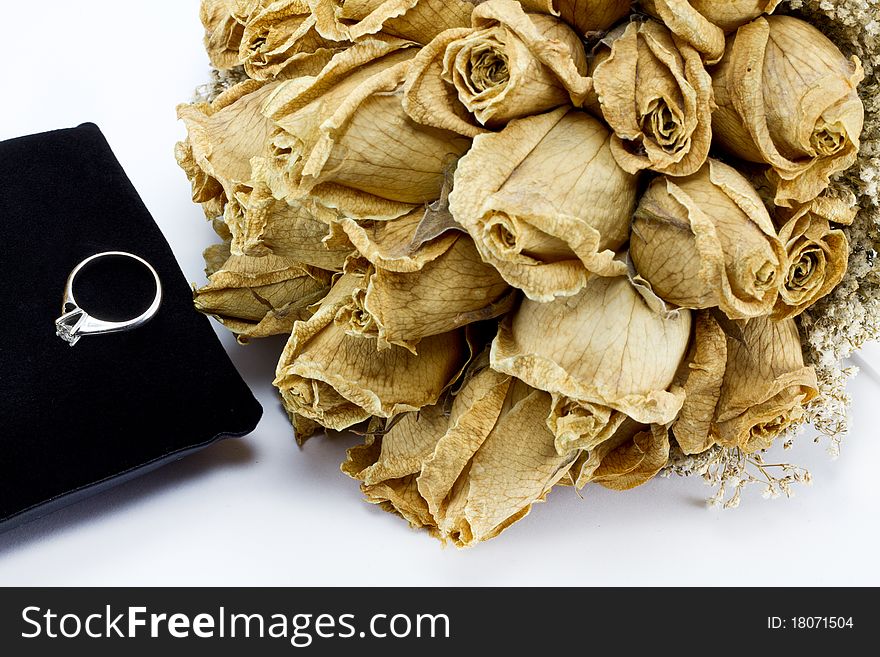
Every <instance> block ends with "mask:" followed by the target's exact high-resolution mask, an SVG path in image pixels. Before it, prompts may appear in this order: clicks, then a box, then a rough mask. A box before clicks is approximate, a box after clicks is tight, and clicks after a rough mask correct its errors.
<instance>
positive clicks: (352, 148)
mask: <svg viewBox="0 0 880 657" xmlns="http://www.w3.org/2000/svg"><path fill="white" fill-rule="evenodd" d="M409 45H411V44H407V43H406V42H401V41H397V42H388V41H375V40H365V41H362V42H360V43H357V44H355V45H354V46H352V47H351V48H349V49H348V50H346V51H344V52H342V53H339V54H338V55H336V56H335V57H334V58H333V59H332V60H331V62H330V63H329V64H328V65H327V67H325V68H324V70H323V71H322V72H321V73H320V75H318V76H317V77H314V78H309V77H307V78H301V79H298V80H291V81H288V82H283V83H281V85H280V86H279V87H278V89H277V90H276V92H275V93H274V94H273V96H272V98H270V99H269V102H268V103H267V106H266V114H267V115H268V116H269V117H270V118H272V119H273V121H274V122H275V125H276V126H277V128H278V130H277V131H276V134H275V136H274V137H273V140H272V151H271V158H270V159H269V160H268V171H266V172H265V175H263V176H262V178H263V179H264V180H266V182H267V183H268V184H269V186H270V188H271V189H272V191H273V193H274V194H275V196H276V197H277V198H286V199H287V200H288V201H296V200H302V199H304V198H306V197H311V198H312V199H314V200H316V201H317V202H319V203H321V204H322V205H324V206H326V207H329V208H333V209H336V210H338V211H339V212H340V214H342V215H345V216H348V217H352V218H356V219H394V218H398V217H401V216H403V215H405V214H408V213H409V212H411V211H412V210H413V209H414V207H415V206H418V205H422V204H424V203H427V202H431V201H434V200H436V199H438V198H439V197H440V195H441V192H442V189H443V184H444V181H445V180H446V175H447V173H448V171H449V170H450V169H451V168H452V167H453V166H454V164H455V161H456V160H457V158H458V157H459V156H461V154H462V153H464V152H465V151H466V150H467V149H468V148H469V147H470V144H471V142H470V140H469V139H466V138H464V137H460V136H458V135H456V134H454V133H452V132H448V131H445V130H438V129H436V128H431V127H428V126H422V125H419V124H417V123H415V122H414V121H413V120H412V119H410V118H409V116H407V115H406V113H405V112H404V111H403V107H402V105H401V96H402V87H403V81H404V77H405V75H406V71H407V61H408V60H409V59H410V58H412V56H414V55H415V50H414V49H413V48H411V47H409Z"/></svg>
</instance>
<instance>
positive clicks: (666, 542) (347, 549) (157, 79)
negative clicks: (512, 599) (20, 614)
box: [0, 0, 880, 586]
mask: <svg viewBox="0 0 880 657" xmlns="http://www.w3.org/2000/svg"><path fill="white" fill-rule="evenodd" d="M197 6H198V2H197V0H187V1H186V2H180V0H156V1H154V2H136V3H132V2H118V1H111V0H102V1H96V0H87V1H86V2H69V1H67V0H51V1H49V0H44V1H43V2H39V3H33V2H25V3H6V5H5V6H4V15H3V23H4V25H5V26H6V28H7V29H5V30H4V34H3V39H2V41H0V54H2V61H4V62H6V67H5V71H4V78H5V79H4V82H3V90H2V95H0V98H2V102H0V139H4V138H9V137H14V136H19V135H23V134H28V133H33V132H41V131H44V130H48V129H52V128H61V127H70V126H74V125H77V124H78V123H81V122H84V121H94V122H96V123H97V124H98V125H99V126H100V127H101V128H102V130H103V131H104V133H105V135H106V136H107V138H108V140H109V141H110V144H111V146H112V147H113V149H114V150H115V152H116V154H117V156H118V157H119V159H120V160H121V162H122V163H123V165H124V166H125V168H126V170H127V172H128V174H129V176H130V177H131V179H132V180H133V182H134V184H135V186H136V187H137V188H138V190H139V191H140V193H141V195H142V196H143V198H144V201H145V202H146V204H147V206H148V207H149V208H150V210H151V211H152V212H153V215H154V216H155V218H156V220H157V221H158V222H159V225H160V226H161V227H162V229H163V230H164V231H165V234H166V236H167V237H168V239H169V241H170V242H171V245H172V247H173V248H174V250H175V252H176V254H177V257H178V258H179V260H180V262H181V264H182V266H183V269H184V271H185V272H186V273H187V275H188V276H189V277H190V278H191V279H192V280H193V281H202V280H203V274H202V262H201V257H200V254H201V251H202V249H203V247H204V246H206V245H207V244H208V243H209V242H210V241H212V240H213V239H214V238H213V233H212V231H211V230H210V228H209V226H208V225H206V224H205V223H204V220H203V217H202V215H201V211H200V210H199V209H198V208H196V207H195V206H193V205H192V204H191V203H190V201H189V186H188V184H187V182H186V179H185V177H184V175H183V173H182V172H181V171H179V170H178V168H177V166H176V163H175V161H174V157H173V146H174V143H175V141H177V140H178V139H180V138H181V137H182V135H183V128H182V126H180V125H179V124H178V123H177V122H176V120H175V114H174V107H175V105H176V103H178V102H180V101H185V100H187V99H188V98H190V96H191V92H192V90H193V88H194V87H195V86H196V85H198V84H200V83H202V82H204V81H205V80H206V78H207V76H208V64H207V58H206V56H205V55H204V53H203V52H202V50H201V45H200V40H201V30H200V25H199V23H198V18H197ZM0 184H2V183H0ZM45 302H46V300H45V299H43V300H40V299H35V300H34V303H45ZM223 339H224V343H225V344H226V345H227V346H228V347H229V349H230V352H231V354H232V356H233V358H234V360H235V362H236V364H237V365H238V367H239V368H240V370H241V371H242V373H243V375H244V376H245V377H246V378H247V380H248V382H249V383H250V385H251V386H252V388H253V389H254V390H255V391H256V393H257V394H258V395H259V398H260V401H261V402H262V403H263V405H264V407H265V418H264V420H263V422H262V424H261V425H260V427H259V428H258V430H257V431H256V433H254V434H253V435H252V436H250V437H249V438H247V439H244V440H241V441H229V442H226V443H224V444H220V445H217V446H215V447H214V448H212V449H209V450H208V451H207V452H205V453H203V454H201V455H198V456H195V457H193V458H190V459H188V460H186V461H184V462H180V463H178V464H175V465H172V466H169V467H167V468H165V469H164V470H162V471H160V472H156V473H154V474H151V475H148V476H146V477H144V478H142V479H140V480H138V481H135V482H133V483H130V484H127V485H125V486H122V487H121V488H119V489H116V490H114V491H111V492H109V493H106V494H103V495H101V496H99V497H97V498H93V499H91V500H88V501H85V502H82V503H80V504H78V505H76V506H74V507H71V508H69V509H66V510H63V511H61V512H58V513H56V514H54V515H52V516H51V517H48V518H46V519H43V520H41V521H38V522H35V523H32V524H30V525H28V526H26V527H23V528H20V529H18V530H15V531H13V532H11V533H8V534H5V535H0V584H3V585H16V584H17V585H68V584H80V585H126V586H128V585H175V584H176V585H189V584H202V585H344V584H355V585H379V584H402V585H426V584H440V585H506V584H523V585H541V584H545V585H556V584H582V585H598V584H605V585H621V584H649V585H650V584H712V585H720V584H764V585H774V584H793V585H806V584H873V585H877V584H880V562H878V559H877V554H878V553H880V549H878V548H880V545H878V542H880V540H878V539H880V533H878V510H877V509H878V505H880V486H878V483H877V478H876V472H877V466H878V463H880V441H878V440H877V435H876V433H877V431H876V427H877V422H878V420H880V407H878V404H877V400H878V396H877V395H878V391H880V384H878V381H880V379H876V378H874V379H872V378H870V377H868V376H862V377H861V378H859V379H858V381H857V383H855V384H854V385H853V386H852V394H853V397H854V399H855V432H854V435H853V436H852V437H851V439H850V440H849V442H848V443H847V444H846V445H845V448H844V452H843V456H842V458H841V459H840V460H838V461H836V462H831V461H829V459H828V458H827V457H826V455H825V453H824V450H823V449H822V448H821V447H818V446H815V445H813V444H812V442H811V441H810V440H809V439H807V438H805V439H803V440H802V441H801V442H800V443H799V444H798V445H797V447H796V448H795V449H794V450H793V451H792V452H790V453H787V454H786V455H785V457H786V458H787V459H789V460H794V461H796V462H798V463H799V464H802V465H805V466H808V467H809V468H810V469H811V470H812V472H813V475H814V478H815V484H814V485H813V487H812V488H806V489H799V490H798V495H797V497H796V498H795V499H793V500H790V501H786V500H776V501H765V500H763V499H761V497H760V494H758V493H757V492H753V493H751V494H749V495H748V496H747V499H746V500H745V503H744V504H743V507H742V508H741V509H739V510H737V511H728V512H718V511H711V510H707V509H706V507H705V505H704V504H703V500H704V499H705V497H707V496H708V495H709V493H710V490H709V489H708V488H705V487H703V486H702V485H701V482H699V481H696V480H684V481H681V480H659V481H655V482H653V483H651V484H650V485H648V486H646V487H644V488H642V489H639V490H637V491H634V492H631V493H625V494H620V493H611V492H607V491H605V490H603V489H600V488H589V489H588V490H587V491H586V492H585V493H584V499H583V500H580V499H578V497H577V496H576V495H575V494H574V493H573V492H572V491H571V490H569V489H565V490H562V491H559V492H556V493H554V494H552V495H551V497H550V500H549V503H548V504H543V505H539V506H538V507H536V508H535V510H534V511H533V513H532V515H531V516H530V517H529V518H528V519H527V520H526V521H524V522H522V523H520V524H519V525H517V526H516V527H514V528H513V529H512V530H510V531H508V532H507V533H505V534H504V535H503V536H502V537H501V538H499V539H497V540H495V541H492V542H490V543H488V544H486V545H484V546H481V547H479V548H477V549H475V550H470V551H466V552H458V551H456V550H453V549H447V550H443V549H441V547H440V545H439V544H438V543H436V542H435V541H433V540H432V539H429V538H428V537H427V536H425V535H424V534H420V533H416V532H413V531H411V530H410V529H409V528H408V527H407V526H406V525H405V523H404V522H403V521H401V520H399V519H397V518H395V517H392V516H390V515H388V514H385V513H384V512H381V511H379V510H378V509H375V508H373V507H371V506H368V505H367V504H365V503H364V502H362V501H361V499H360V494H359V491H358V487H357V485H356V484H355V482H353V481H351V480H349V479H347V478H346V477H345V476H344V475H342V474H341V473H340V472H339V469H338V465H339V463H340V462H341V460H342V458H343V455H344V451H345V448H346V447H347V446H348V442H349V441H346V440H334V441H327V440H315V441H312V442H310V443H309V444H308V446H307V447H306V448H305V449H304V450H302V451H301V450H299V449H298V448H297V447H296V446H295V444H294V443H293V440H292V435H291V430H290V428H289V426H288V424H287V421H286V418H285V416H284V413H283V412H282V411H281V409H280V407H279V403H278V401H277V398H276V396H275V394H274V392H273V390H272V389H271V385H270V383H271V375H272V372H273V368H274V359H275V358H276V357H277V354H278V353H279V351H280V349H281V345H282V342H281V341H277V340H276V341H271V342H269V343H264V344H260V345H256V346H251V347H248V348H241V347H238V346H236V345H235V344H234V343H233V341H232V340H231V339H229V337H228V336H225V335H224V338H223ZM169 348H173V346H172V345H169ZM870 351H873V353H868V354H867V357H868V359H869V360H872V361H873V362H874V363H877V364H880V357H878V356H880V350H878V349H876V348H874V349H872V350H870ZM0 430H2V429H0Z"/></svg>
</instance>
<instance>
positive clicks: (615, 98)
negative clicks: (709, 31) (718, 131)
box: [593, 21, 715, 176]
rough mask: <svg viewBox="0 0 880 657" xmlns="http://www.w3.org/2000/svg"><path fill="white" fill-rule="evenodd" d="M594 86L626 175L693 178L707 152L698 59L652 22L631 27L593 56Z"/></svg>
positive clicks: (708, 105) (707, 87) (704, 86)
mask: <svg viewBox="0 0 880 657" xmlns="http://www.w3.org/2000/svg"><path fill="white" fill-rule="evenodd" d="M597 59H598V61H599V63H598V64H597V65H596V66H595V68H594V71H593V86H594V87H595V91H596V94H598V98H599V105H600V107H601V111H602V115H603V116H604V117H605V120H606V121H607V122H608V124H609V125H610V126H611V128H612V130H614V134H615V136H614V139H613V140H612V149H613V152H614V157H615V158H617V161H618V162H619V163H620V166H621V167H623V168H624V169H625V170H627V171H629V172H630V173H635V172H637V171H640V170H642V169H652V170H654V171H659V172H660V173H665V174H668V175H673V176H687V175H690V174H692V173H694V172H696V171H697V170H698V169H699V168H700V167H701V166H703V164H704V163H705V161H706V158H707V157H708V156H709V148H710V147H711V145H712V110H713V109H714V107H715V102H714V100H713V92H712V78H711V77H710V76H709V74H708V73H707V72H706V69H705V68H704V67H703V63H702V61H701V60H700V55H699V53H698V52H697V51H696V50H694V49H693V48H692V47H691V46H689V45H687V44H686V43H683V42H681V41H678V40H677V39H675V38H674V37H673V36H672V34H671V33H670V32H669V30H668V29H666V28H665V27H663V26H662V25H660V24H659V23H657V22H655V21H647V22H645V23H630V24H629V25H628V26H627V28H626V30H625V31H624V32H623V33H622V34H621V35H620V36H619V37H618V38H616V39H614V41H613V42H612V44H611V46H610V49H609V48H608V47H607V46H605V47H603V49H601V50H600V51H599V54H598V58H597Z"/></svg>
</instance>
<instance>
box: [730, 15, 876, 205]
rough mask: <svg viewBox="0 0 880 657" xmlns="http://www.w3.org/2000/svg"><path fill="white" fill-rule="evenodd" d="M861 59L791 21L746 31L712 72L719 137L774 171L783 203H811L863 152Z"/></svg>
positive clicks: (764, 22) (766, 22) (771, 21)
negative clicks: (717, 107)
mask: <svg viewBox="0 0 880 657" xmlns="http://www.w3.org/2000/svg"><path fill="white" fill-rule="evenodd" d="M863 78H864V71H863V69H862V65H861V63H860V62H859V60H858V58H856V57H853V58H852V59H851V60H848V59H846V57H844V56H843V54H842V53H841V52H840V50H839V49H838V48H837V46H835V45H834V44H833V43H832V42H831V41H830V40H829V39H828V37H826V36H825V35H824V34H822V33H821V32H820V31H819V30H817V29H816V28H815V27H813V26H812V25H810V24H809V23H805V22H804V21H801V20H798V19H796V18H792V17H790V16H771V17H769V18H759V19H757V20H755V21H753V22H752V23H749V24H748V25H745V26H743V27H741V28H740V29H739V31H738V32H737V34H736V37H735V38H731V39H730V40H729V41H728V44H727V50H726V53H725V55H724V59H723V60H722V61H721V64H720V65H719V66H718V68H717V69H716V70H715V71H714V73H713V79H714V86H715V96H716V100H717V102H718V105H719V109H718V111H716V112H715V114H714V116H713V124H714V130H715V135H716V137H718V139H719V142H720V143H721V144H722V145H723V146H724V147H725V148H727V149H728V150H729V151H730V152H731V153H733V154H734V155H736V156H738V157H741V158H743V159H745V160H749V161H751V162H758V163H766V164H769V165H770V167H771V168H770V172H769V175H770V177H771V180H772V181H773V182H774V183H775V184H776V186H777V193H776V204H777V205H784V206H789V207H790V206H792V205H795V204H801V203H808V202H809V201H811V200H813V199H814V198H816V197H817V196H818V195H819V194H821V193H822V191H823V190H824V189H825V188H827V187H828V184H829V179H830V178H831V176H833V175H834V174H836V173H839V172H841V171H845V170H846V169H848V168H850V167H851V166H852V165H853V164H854V163H855V161H856V158H857V156H858V152H859V140H860V136H861V132H862V127H863V125H864V120H865V111H864V106H863V104H862V101H861V99H860V98H859V95H858V92H857V87H858V85H859V83H860V82H861V80H862V79H863Z"/></svg>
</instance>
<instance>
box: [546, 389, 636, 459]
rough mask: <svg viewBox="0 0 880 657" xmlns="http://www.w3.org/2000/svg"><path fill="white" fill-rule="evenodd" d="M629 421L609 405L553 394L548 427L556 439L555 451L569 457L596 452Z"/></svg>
mask: <svg viewBox="0 0 880 657" xmlns="http://www.w3.org/2000/svg"><path fill="white" fill-rule="evenodd" d="M626 419H627V418H626V415H625V414H623V413H621V412H620V411H615V410H614V409H613V408H609V407H608V406H602V405H600V404H592V403H590V402H579V401H575V400H573V399H570V398H568V397H565V396H562V395H559V394H556V393H554V394H553V405H552V407H551V409H550V415H549V416H548V417H547V427H548V428H549V429H550V431H552V432H553V434H554V435H555V436H556V443H555V444H556V451H557V452H558V453H559V454H570V453H571V452H573V451H577V450H590V449H594V448H595V447H597V446H598V445H601V444H602V443H604V442H606V441H608V440H609V439H610V438H611V437H612V436H613V435H614V434H615V433H616V432H617V430H618V429H619V428H620V426H621V425H622V424H623V423H624V421H625V420H626Z"/></svg>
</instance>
